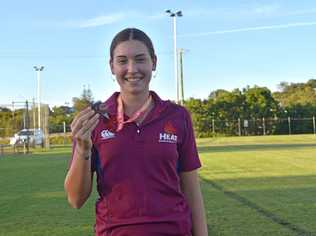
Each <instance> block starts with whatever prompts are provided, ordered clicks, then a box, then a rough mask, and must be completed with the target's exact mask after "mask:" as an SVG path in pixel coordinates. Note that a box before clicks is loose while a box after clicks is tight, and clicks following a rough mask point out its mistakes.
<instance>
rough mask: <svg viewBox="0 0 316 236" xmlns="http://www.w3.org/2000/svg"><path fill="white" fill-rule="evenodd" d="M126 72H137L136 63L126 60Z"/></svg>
mask: <svg viewBox="0 0 316 236" xmlns="http://www.w3.org/2000/svg"><path fill="white" fill-rule="evenodd" d="M127 72H129V73H134V72H137V65H136V63H135V62H133V61H129V62H128V67H127Z"/></svg>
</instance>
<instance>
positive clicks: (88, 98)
mask: <svg viewBox="0 0 316 236" xmlns="http://www.w3.org/2000/svg"><path fill="white" fill-rule="evenodd" d="M72 102H73V107H74V109H75V113H78V112H79V111H81V110H83V109H84V108H86V107H87V106H89V105H90V104H91V103H92V102H93V96H92V91H91V89H90V88H89V87H88V88H87V89H86V88H85V87H84V88H83V91H82V94H81V96H80V97H79V98H77V97H74V98H72Z"/></svg>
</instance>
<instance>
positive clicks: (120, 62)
mask: <svg viewBox="0 0 316 236" xmlns="http://www.w3.org/2000/svg"><path fill="white" fill-rule="evenodd" d="M126 62H127V61H126V60H118V61H117V63H118V64H125V63H126Z"/></svg>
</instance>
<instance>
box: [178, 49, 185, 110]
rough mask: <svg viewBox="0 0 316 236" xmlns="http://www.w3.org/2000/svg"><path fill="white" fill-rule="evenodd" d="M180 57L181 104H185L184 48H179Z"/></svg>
mask: <svg viewBox="0 0 316 236" xmlns="http://www.w3.org/2000/svg"><path fill="white" fill-rule="evenodd" d="M178 52H179V58H180V104H181V105H183V104H184V86H183V53H184V49H183V48H179V50H178Z"/></svg>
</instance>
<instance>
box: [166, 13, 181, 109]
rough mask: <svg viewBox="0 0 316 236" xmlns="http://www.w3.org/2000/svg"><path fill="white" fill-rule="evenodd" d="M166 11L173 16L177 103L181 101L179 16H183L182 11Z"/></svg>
mask: <svg viewBox="0 0 316 236" xmlns="http://www.w3.org/2000/svg"><path fill="white" fill-rule="evenodd" d="M166 13H167V14H169V16H170V17H172V18H173V47H174V77H175V81H176V94H177V95H176V103H177V104H178V103H179V78H178V55H177V22H176V18H177V17H182V16H183V15H182V11H177V12H172V11H171V10H166Z"/></svg>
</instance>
